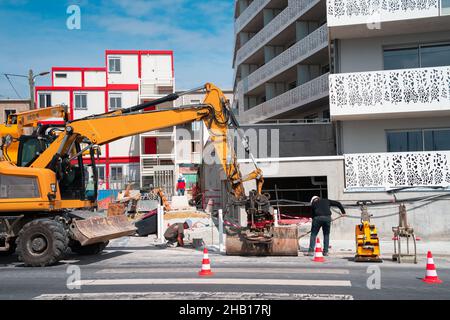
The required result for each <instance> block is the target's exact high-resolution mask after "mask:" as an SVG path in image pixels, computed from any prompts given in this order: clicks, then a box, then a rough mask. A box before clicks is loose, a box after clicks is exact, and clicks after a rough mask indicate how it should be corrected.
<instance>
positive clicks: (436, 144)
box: [386, 128, 450, 152]
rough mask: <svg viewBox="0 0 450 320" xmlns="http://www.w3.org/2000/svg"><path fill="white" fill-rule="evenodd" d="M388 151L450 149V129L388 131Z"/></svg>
mask: <svg viewBox="0 0 450 320" xmlns="http://www.w3.org/2000/svg"><path fill="white" fill-rule="evenodd" d="M386 134H387V149H388V152H408V151H443V150H446V151H447V150H450V129H449V128H445V129H440V128H439V129H419V130H411V131H388V132H387V133H386Z"/></svg>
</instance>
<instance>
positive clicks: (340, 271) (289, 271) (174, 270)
mask: <svg viewBox="0 0 450 320" xmlns="http://www.w3.org/2000/svg"><path fill="white" fill-rule="evenodd" d="M199 270H200V268H171V269H168V268H123V269H103V270H99V271H97V272H96V273H101V274H133V273H181V272H185V273H191V272H192V273H197V272H198V271H199ZM212 271H213V272H216V273H253V274H254V273H279V274H349V271H348V270H347V269H325V268H324V269H314V268H298V269H293V268H290V269H287V268H257V269H256V268H255V269H252V268H213V270H212Z"/></svg>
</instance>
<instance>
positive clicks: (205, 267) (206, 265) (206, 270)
mask: <svg viewBox="0 0 450 320" xmlns="http://www.w3.org/2000/svg"><path fill="white" fill-rule="evenodd" d="M212 274H213V273H212V271H211V263H210V262H209V255H208V249H207V248H206V247H205V249H203V261H202V269H201V270H200V271H199V273H198V275H199V276H210V275H212Z"/></svg>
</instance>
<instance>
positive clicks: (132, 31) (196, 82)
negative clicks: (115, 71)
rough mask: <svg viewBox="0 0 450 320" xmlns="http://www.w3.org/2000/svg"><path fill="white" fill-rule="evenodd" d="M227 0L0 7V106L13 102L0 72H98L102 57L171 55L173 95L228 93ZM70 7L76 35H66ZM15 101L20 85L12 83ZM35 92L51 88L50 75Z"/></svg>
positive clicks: (18, 0) (39, 0)
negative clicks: (76, 14)
mask: <svg viewBox="0 0 450 320" xmlns="http://www.w3.org/2000/svg"><path fill="white" fill-rule="evenodd" d="M233 4H234V0H0V99H5V98H13V99H15V98H18V96H17V94H16V93H15V92H14V90H13V88H12V87H11V85H10V84H9V83H8V81H7V79H6V78H5V76H4V75H2V73H13V74H23V75H26V74H28V70H29V69H30V68H31V69H33V70H34V72H35V73H39V72H43V71H50V70H51V68H52V67H54V66H64V67H68V66H74V67H103V66H104V64H105V61H104V51H105V50H106V49H111V50H113V49H116V50H137V49H140V50H173V51H174V55H175V78H176V88H177V90H182V89H190V88H194V87H197V86H200V85H202V84H204V83H206V82H213V83H215V84H216V85H218V86H219V87H222V88H224V89H228V88H231V84H232V77H233V70H232V50H233ZM70 5H78V6H79V8H80V10H81V29H80V30H69V29H68V28H67V25H66V22H67V20H68V18H70V16H71V14H70V13H69V14H68V13H67V8H68V7H69V6H70ZM11 80H12V83H13V85H14V87H15V88H16V89H17V91H18V93H19V95H20V97H21V98H28V96H29V89H28V83H27V79H25V78H17V77H13V78H11ZM36 81H37V82H36V85H50V84H51V79H50V76H45V77H39V78H37V80H36Z"/></svg>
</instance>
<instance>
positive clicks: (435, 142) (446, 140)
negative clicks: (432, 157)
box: [424, 129, 450, 151]
mask: <svg viewBox="0 0 450 320" xmlns="http://www.w3.org/2000/svg"><path fill="white" fill-rule="evenodd" d="M424 144H425V150H426V151H443V150H447V151H448V150H450V129H433V130H424Z"/></svg>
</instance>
